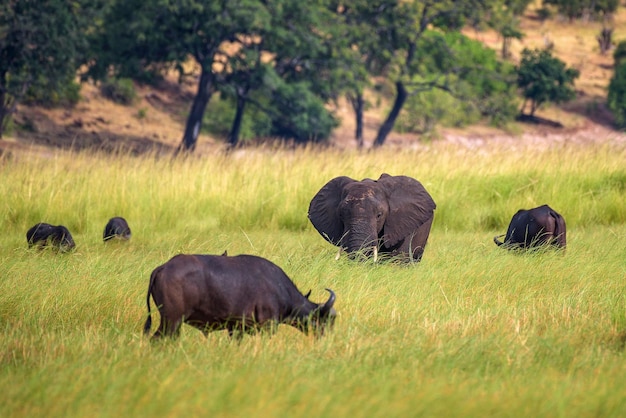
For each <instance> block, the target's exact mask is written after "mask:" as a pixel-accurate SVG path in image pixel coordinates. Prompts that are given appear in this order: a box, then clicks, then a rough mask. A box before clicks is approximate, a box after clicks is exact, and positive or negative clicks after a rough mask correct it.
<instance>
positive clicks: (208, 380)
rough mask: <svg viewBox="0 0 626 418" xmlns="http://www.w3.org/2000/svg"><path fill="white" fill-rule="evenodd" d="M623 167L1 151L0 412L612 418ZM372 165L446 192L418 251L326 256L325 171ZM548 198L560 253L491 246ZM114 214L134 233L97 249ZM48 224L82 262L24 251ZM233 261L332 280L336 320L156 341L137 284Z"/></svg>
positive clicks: (625, 242)
mask: <svg viewBox="0 0 626 418" xmlns="http://www.w3.org/2000/svg"><path fill="white" fill-rule="evenodd" d="M624 161H626V149H625V148H624V145H623V144H621V145H619V144H614V145H613V146H608V145H607V146H598V145H587V146H583V145H576V144H568V145H563V146H560V147H545V148H542V149H533V148H529V147H525V146H523V145H520V146H519V148H518V149H517V150H515V152H511V150H506V149H503V148H500V147H497V146H495V147H493V149H491V150H486V149H480V150H469V149H465V148H453V147H449V146H445V145H442V144H439V143H437V142H434V143H433V144H431V145H430V146H429V148H428V149H427V150H426V151H424V150H422V151H404V152H400V153H398V152H397V151H392V150H380V151H377V152H368V153H352V152H345V153H341V152H338V151H328V150H327V151H316V150H313V149H305V150H298V151H287V150H271V151H270V150H246V151H241V152H236V153H234V154H233V155H230V156H223V155H208V156H203V157H202V158H190V159H187V160H185V161H172V160H170V159H169V158H156V157H155V156H147V157H139V158H137V157H129V156H118V157H116V158H113V157H110V156H106V155H91V154H73V155H70V154H56V155H54V156H52V157H49V158H44V157H41V158H40V157H26V156H24V157H22V156H19V155H18V156H15V157H14V158H13V159H5V160H0V196H3V199H2V200H1V201H0V228H1V230H2V231H3V233H2V235H1V236H0V249H1V252H0V330H1V332H2V338H1V339H0V393H2V401H1V402H0V416H3V417H22V416H23V417H26V416H28V417H31V416H47V417H67V416H90V417H91V416H100V417H107V416H111V417H113V416H115V417H119V416H151V417H153V416H154V417H165V416H167V417H179V416H211V417H235V416H237V417H239V416H241V417H250V416H259V417H261V416H263V417H265V416H272V417H287V416H289V417H292V416H307V417H308V416H321V415H324V416H338V417H343V416H385V417H391V416H393V417H406V416H428V417H439V416H441V417H449V416H467V417H473V416H476V417H484V416H497V417H503V416H511V417H519V416H529V417H569V416H577V417H618V416H624V415H625V414H626V398H625V397H624V395H623V393H624V391H623V388H624V387H625V386H626V361H625V360H626V359H625V358H624V343H625V341H626V203H625V202H626V166H625V164H624ZM382 172H388V173H390V174H406V175H410V176H413V177H415V178H417V179H419V180H420V181H421V182H422V183H423V184H424V185H425V187H426V188H427V189H428V190H429V191H430V193H431V194H432V195H433V197H434V199H435V201H436V202H437V205H438V208H437V211H436V215H435V222H434V225H433V230H432V232H431V237H430V240H429V244H428V247H427V249H426V252H425V255H424V259H423V261H422V262H421V263H420V264H418V265H410V266H405V265H393V264H384V263H383V264H374V263H372V262H364V263H356V262H352V261H350V260H348V259H346V257H345V256H344V257H343V258H341V259H340V260H338V261H335V260H334V256H335V254H336V250H335V248H334V247H332V246H331V245H330V244H328V243H326V241H324V240H323V239H322V237H321V236H320V235H319V234H318V233H317V232H316V231H315V230H314V229H313V228H312V226H311V225H310V224H309V222H308V220H307V217H306V212H307V209H308V203H309V201H310V199H311V197H312V196H313V195H314V194H315V193H316V192H317V190H319V188H320V187H321V186H322V185H324V184H325V183H326V181H328V180H330V179H331V178H333V177H335V176H338V175H348V176H351V177H353V178H355V179H361V178H364V177H372V178H378V176H379V175H380V174H381V173H382ZM543 203H548V204H550V205H551V206H552V207H554V208H555V209H556V210H557V211H559V212H560V213H561V214H563V216H564V217H565V219H566V221H567V226H568V248H567V251H566V252H565V253H562V252H553V251H538V252H535V253H530V254H522V255H519V254H517V255H516V254H511V253H508V252H506V251H504V250H502V249H501V248H498V247H496V246H495V245H494V244H493V242H492V237H493V236H494V235H496V234H501V233H504V232H505V231H506V227H507V224H508V222H509V220H510V218H511V216H512V215H513V213H515V211H516V210H517V209H519V208H530V207H532V206H538V205H540V204H543ZM118 215H119V216H124V217H125V218H126V219H127V220H128V221H129V223H130V226H131V229H132V231H133V237H132V239H131V241H130V242H128V243H117V242H114V243H111V245H105V244H103V243H102V230H103V228H104V225H105V224H106V221H107V220H108V219H109V218H110V217H112V216H118ZM40 221H46V222H49V223H53V224H59V223H60V224H64V225H66V226H67V227H68V228H69V229H70V230H71V231H72V233H73V235H74V239H75V241H76V244H77V249H76V251H74V252H72V253H70V254H55V253H54V252H52V251H41V252H40V251H36V250H29V249H27V246H26V238H25V233H26V230H27V229H28V228H29V227H30V226H32V225H33V224H34V223H36V222H40ZM224 250H228V252H229V254H231V255H234V254H239V253H249V254H256V255H260V256H263V257H266V258H268V259H270V260H272V261H274V262H276V263H277V264H278V265H280V266H281V267H282V268H283V269H284V270H285V271H286V272H287V273H288V275H289V276H290V277H291V278H292V279H293V280H294V282H295V283H296V284H297V285H298V287H299V288H300V289H301V290H302V291H304V292H306V291H308V290H309V289H312V295H311V298H312V299H313V300H317V301H323V300H325V299H326V297H327V293H326V292H325V291H324V288H325V287H330V288H332V289H333V290H334V291H335V292H336V293H337V303H336V308H337V311H338V313H339V317H338V320H337V322H336V326H335V329H334V330H333V331H332V332H331V333H330V334H328V335H326V336H325V337H323V338H322V339H319V340H316V339H315V338H313V337H309V336H304V335H302V334H301V333H299V332H298V331H296V330H295V329H292V328H289V327H286V326H283V327H280V328H279V332H278V333H277V334H276V335H274V336H273V337H269V336H267V335H260V336H252V337H246V338H244V339H243V340H242V341H241V342H239V343H238V342H233V341H231V340H230V339H229V338H228V337H227V335H226V334H225V333H223V332H220V333H213V334H210V335H209V337H208V338H206V339H205V338H204V337H203V336H202V334H201V333H200V332H198V331H197V330H195V329H193V328H190V327H187V326H184V327H183V332H182V335H181V338H180V339H178V340H175V341H169V342H166V343H164V344H157V345H151V344H150V343H149V342H148V341H147V339H146V338H144V337H143V335H142V327H143V322H144V320H145V316H146V306H145V296H146V290H147V284H148V278H149V275H150V272H151V271H152V270H153V269H154V268H155V267H156V266H158V265H160V264H162V263H163V262H165V261H167V260H168V259H169V258H170V257H172V256H173V255H175V254H177V253H180V252H184V253H218V254H219V253H221V252H223V251H224ZM157 317H158V315H157ZM155 321H156V323H158V320H156V318H155ZM153 331H154V327H153Z"/></svg>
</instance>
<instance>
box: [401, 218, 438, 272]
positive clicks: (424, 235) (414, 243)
mask: <svg viewBox="0 0 626 418" xmlns="http://www.w3.org/2000/svg"><path fill="white" fill-rule="evenodd" d="M433 219H434V218H433V217H431V218H430V219H429V220H427V221H426V222H424V223H423V224H422V225H421V226H420V227H419V228H417V230H416V231H415V233H414V234H413V236H412V237H409V238H410V239H407V240H406V242H405V243H404V245H405V246H407V248H403V249H402V250H403V251H404V252H405V253H406V254H410V255H412V260H413V261H416V262H418V261H420V260H421V259H422V255H423V254H424V248H426V242H427V241H428V236H429V235H430V227H431V226H432V224H433Z"/></svg>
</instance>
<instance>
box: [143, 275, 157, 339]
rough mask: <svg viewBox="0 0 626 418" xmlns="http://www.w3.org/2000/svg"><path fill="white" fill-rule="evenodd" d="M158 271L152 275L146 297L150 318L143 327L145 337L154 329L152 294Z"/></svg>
mask: <svg viewBox="0 0 626 418" xmlns="http://www.w3.org/2000/svg"><path fill="white" fill-rule="evenodd" d="M156 272H157V270H154V271H153V272H152V274H151V275H150V283H149V284H148V294H147V296H146V305H147V306H148V317H147V318H146V323H145V324H144V325H143V333H144V335H148V334H149V333H150V328H152V313H151V312H150V294H151V293H152V286H153V285H154V279H155V277H156Z"/></svg>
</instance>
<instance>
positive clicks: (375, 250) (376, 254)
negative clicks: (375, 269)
mask: <svg viewBox="0 0 626 418" xmlns="http://www.w3.org/2000/svg"><path fill="white" fill-rule="evenodd" d="M376 261H378V247H377V246H374V263H375V262H376Z"/></svg>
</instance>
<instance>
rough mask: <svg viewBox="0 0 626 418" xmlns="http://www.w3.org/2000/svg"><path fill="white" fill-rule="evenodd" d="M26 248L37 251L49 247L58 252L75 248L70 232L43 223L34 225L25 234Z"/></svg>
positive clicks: (61, 226)
mask: <svg viewBox="0 0 626 418" xmlns="http://www.w3.org/2000/svg"><path fill="white" fill-rule="evenodd" d="M26 241H27V242H28V247H29V248H30V247H32V246H34V245H36V246H37V247H38V248H39V249H42V248H44V247H47V246H50V247H52V248H55V249H57V250H59V251H69V250H72V249H74V247H76V244H75V243H74V239H73V238H72V234H70V231H69V230H68V229H67V228H66V227H64V226H63V225H58V226H55V225H50V224H47V223H44V222H41V223H38V224H36V225H34V226H33V227H32V228H30V229H29V230H28V232H26Z"/></svg>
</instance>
